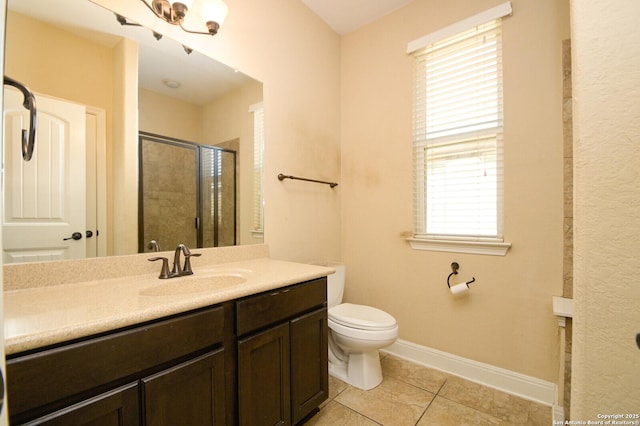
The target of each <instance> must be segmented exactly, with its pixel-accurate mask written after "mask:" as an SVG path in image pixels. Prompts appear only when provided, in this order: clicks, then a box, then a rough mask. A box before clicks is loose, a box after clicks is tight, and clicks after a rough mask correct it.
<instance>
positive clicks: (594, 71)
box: [571, 0, 640, 421]
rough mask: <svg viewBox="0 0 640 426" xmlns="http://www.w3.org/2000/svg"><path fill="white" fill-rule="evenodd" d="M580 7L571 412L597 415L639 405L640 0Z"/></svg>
mask: <svg viewBox="0 0 640 426" xmlns="http://www.w3.org/2000/svg"><path fill="white" fill-rule="evenodd" d="M571 16H572V44H573V46H572V52H573V58H572V62H573V78H574V79H573V99H574V104H573V108H574V115H573V119H574V185H575V191H574V198H575V201H574V223H575V236H574V238H575V249H574V250H575V252H574V297H575V304H576V312H575V317H574V323H573V333H574V334H573V336H574V339H573V348H574V349H573V355H572V356H573V366H572V376H573V379H572V387H571V389H572V395H571V418H572V419H575V420H598V418H597V415H598V414H637V413H638V412H639V411H640V410H639V407H640V405H639V404H638V401H640V385H639V384H638V378H639V377H640V351H638V348H637V347H636V344H635V343H634V338H635V335H636V333H638V332H640V306H639V303H640V284H639V282H638V273H639V271H640V256H638V253H640V238H638V236H639V235H640V217H639V216H638V209H639V208H640V191H639V189H638V179H639V177H640V174H639V173H638V169H639V168H640V149H639V148H638V144H639V142H640V85H639V84H638V82H640V43H638V40H640V32H639V30H638V17H639V16H640V3H638V2H635V1H627V2H615V1H575V0H574V1H572V2H571ZM619 420H631V421H637V420H638V419H624V418H623V419H619Z"/></svg>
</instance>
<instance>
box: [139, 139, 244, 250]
mask: <svg viewBox="0 0 640 426" xmlns="http://www.w3.org/2000/svg"><path fill="white" fill-rule="evenodd" d="M236 160H237V159H236V151H233V150H228V149H223V148H219V147H212V146H207V145H199V144H194V143H188V142H184V141H179V140H175V139H170V138H164V137H161V136H157V135H151V134H144V133H142V132H141V134H140V219H139V232H138V233H139V239H138V240H139V242H138V245H139V251H140V252H150V251H154V249H155V247H154V246H152V245H150V244H149V243H150V242H151V241H155V242H156V243H157V244H158V245H159V249H160V250H162V251H166V250H173V249H174V248H175V247H176V246H177V245H178V244H180V243H183V244H186V245H187V246H188V247H191V248H196V247H220V246H231V245H235V244H236V210H237V209H236Z"/></svg>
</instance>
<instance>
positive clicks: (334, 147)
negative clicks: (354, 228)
mask: <svg viewBox="0 0 640 426" xmlns="http://www.w3.org/2000/svg"><path fill="white" fill-rule="evenodd" d="M96 3H98V4H102V5H104V6H107V7H109V8H110V9H112V10H115V11H117V12H119V13H121V14H123V15H125V16H127V17H129V18H131V19H132V20H134V21H137V22H140V23H142V24H145V25H147V26H149V27H152V28H154V29H156V30H157V31H159V32H161V33H164V34H166V36H167V37H171V38H174V39H177V40H178V41H181V42H182V43H183V44H186V45H189V46H192V47H193V48H195V49H197V50H199V51H201V52H203V53H205V54H207V55H209V56H211V57H213V58H214V59H217V60H219V61H221V62H223V63H226V64H227V65H229V66H232V67H234V68H237V69H239V70H240V71H241V72H244V73H245V74H248V75H250V76H252V77H254V78H256V79H257V80H260V81H262V82H263V83H264V103H265V117H266V129H265V132H266V137H265V139H266V149H265V199H266V214H265V240H266V242H267V243H268V244H269V247H270V251H271V255H272V256H273V257H275V258H280V259H289V260H309V259H335V258H339V257H340V207H339V206H340V203H339V194H340V189H339V188H340V187H338V188H337V189H334V190H331V189H329V187H328V186H327V187H324V186H320V185H313V184H308V183H304V182H291V181H285V182H280V181H278V179H277V177H276V176H277V174H278V173H280V172H282V173H287V174H299V175H302V176H309V177H313V178H318V179H328V180H338V179H339V177H340V146H339V119H340V113H339V93H340V38H339V36H338V35H337V34H335V33H334V32H333V31H332V30H331V29H330V28H329V27H328V26H327V25H326V24H325V23H324V22H322V21H321V20H320V19H319V18H318V17H317V16H316V15H314V14H313V13H312V12H311V11H310V10H309V9H308V8H307V7H306V6H304V4H303V3H302V2H300V1H298V0H274V1H268V2H266V1H259V2H258V1H255V0H227V1H226V3H227V5H228V6H229V16H228V18H227V20H226V22H225V24H224V26H223V27H222V29H221V30H220V32H219V33H218V35H216V36H215V37H213V38H211V37H205V36H199V35H190V34H186V33H184V32H182V31H181V30H179V29H178V28H175V27H172V26H170V25H165V24H164V23H162V22H160V21H159V20H158V19H157V18H155V16H154V15H153V14H152V13H150V12H149V10H148V9H146V8H145V6H144V5H143V4H141V3H140V2H131V1H129V0H97V1H96ZM301 34H304V36H303V37H301V36H300V35H301Z"/></svg>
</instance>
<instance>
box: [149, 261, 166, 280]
mask: <svg viewBox="0 0 640 426" xmlns="http://www.w3.org/2000/svg"><path fill="white" fill-rule="evenodd" d="M148 260H149V262H155V261H157V260H162V270H161V271H160V275H159V276H158V278H160V279H162V280H164V279H167V278H171V275H170V274H169V259H167V258H166V257H151V258H149V259H148Z"/></svg>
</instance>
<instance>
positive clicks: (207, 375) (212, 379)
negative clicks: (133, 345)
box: [141, 350, 225, 426]
mask: <svg viewBox="0 0 640 426" xmlns="http://www.w3.org/2000/svg"><path fill="white" fill-rule="evenodd" d="M141 386H142V405H143V414H142V418H143V424H144V425H146V426H175V425H199V426H200V425H202V426H204V425H223V424H224V423H225V399H224V398H225V394H224V351H222V350H219V351H217V352H210V353H208V354H205V355H202V356H200V357H198V358H195V359H192V360H190V361H187V362H184V363H182V364H178V365H176V366H175V367H173V368H170V369H168V370H164V371H162V372H160V373H158V374H155V375H153V376H151V377H147V378H145V379H142V381H141Z"/></svg>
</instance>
